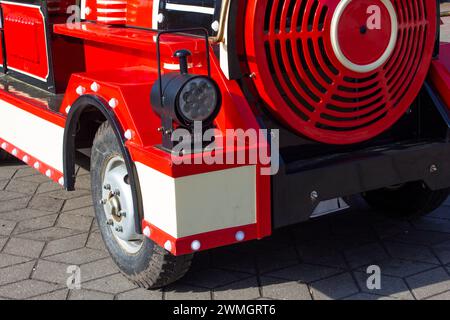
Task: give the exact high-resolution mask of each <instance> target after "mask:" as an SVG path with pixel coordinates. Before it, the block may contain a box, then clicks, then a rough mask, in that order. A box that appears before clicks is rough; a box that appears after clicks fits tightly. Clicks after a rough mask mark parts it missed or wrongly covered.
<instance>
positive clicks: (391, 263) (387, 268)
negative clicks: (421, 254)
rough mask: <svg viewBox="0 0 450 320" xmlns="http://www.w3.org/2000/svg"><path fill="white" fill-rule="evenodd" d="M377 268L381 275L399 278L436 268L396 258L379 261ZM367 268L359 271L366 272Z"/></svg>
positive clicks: (427, 264)
mask: <svg viewBox="0 0 450 320" xmlns="http://www.w3.org/2000/svg"><path fill="white" fill-rule="evenodd" d="M377 266H379V267H380V269H381V273H382V274H383V275H387V276H393V277H401V278H404V277H408V276H412V275H414V274H416V273H420V272H423V271H426V270H430V269H434V268H436V265H435V264H430V263H424V262H418V261H410V260H401V259H396V258H389V259H387V260H383V261H380V262H378V263H377ZM367 267H369V265H367V266H364V267H362V268H360V269H359V270H360V271H362V272H366V270H367Z"/></svg>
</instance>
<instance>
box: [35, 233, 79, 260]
mask: <svg viewBox="0 0 450 320" xmlns="http://www.w3.org/2000/svg"><path fill="white" fill-rule="evenodd" d="M87 237H88V233H82V234H78V235H75V236H69V237H66V238H62V239H58V240H53V241H50V242H49V243H47V245H46V246H45V249H44V252H43V253H42V256H43V257H46V256H50V255H55V254H58V253H62V252H67V251H72V250H75V249H80V248H83V247H84V245H85V244H86V240H87Z"/></svg>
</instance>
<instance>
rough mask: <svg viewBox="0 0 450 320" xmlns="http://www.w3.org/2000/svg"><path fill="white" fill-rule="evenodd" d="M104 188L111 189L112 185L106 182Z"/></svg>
mask: <svg viewBox="0 0 450 320" xmlns="http://www.w3.org/2000/svg"><path fill="white" fill-rule="evenodd" d="M103 189H105V190H111V185H110V184H105V185H104V186H103Z"/></svg>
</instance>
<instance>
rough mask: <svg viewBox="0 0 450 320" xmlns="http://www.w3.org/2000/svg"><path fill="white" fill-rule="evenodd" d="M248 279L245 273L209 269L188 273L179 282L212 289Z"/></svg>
mask: <svg viewBox="0 0 450 320" xmlns="http://www.w3.org/2000/svg"><path fill="white" fill-rule="evenodd" d="M248 277H249V274H246V273H240V272H231V271H226V270H220V269H213V268H211V269H206V270H202V271H197V272H195V271H194V272H189V273H188V274H187V275H186V276H185V277H184V278H183V279H182V280H181V281H182V282H183V283H186V284H190V285H195V286H198V287H204V288H210V289H212V288H216V287H219V286H223V285H226V284H228V283H231V282H235V281H237V280H240V279H243V278H248Z"/></svg>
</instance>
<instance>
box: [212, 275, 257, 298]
mask: <svg viewBox="0 0 450 320" xmlns="http://www.w3.org/2000/svg"><path fill="white" fill-rule="evenodd" d="M213 296H214V299H215V300H251V299H256V298H259V297H260V296H261V294H260V292H259V287H258V281H257V279H256V278H250V279H245V280H241V281H238V282H234V283H231V284H229V285H226V286H224V287H220V288H217V289H215V290H214V291H213Z"/></svg>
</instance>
